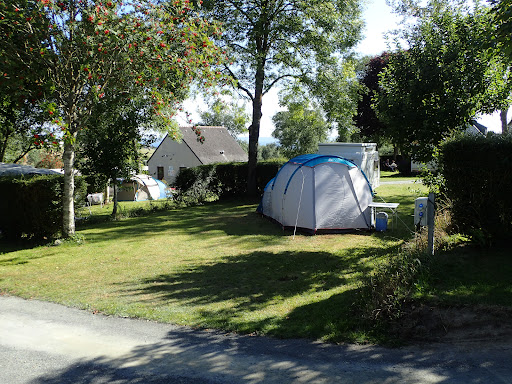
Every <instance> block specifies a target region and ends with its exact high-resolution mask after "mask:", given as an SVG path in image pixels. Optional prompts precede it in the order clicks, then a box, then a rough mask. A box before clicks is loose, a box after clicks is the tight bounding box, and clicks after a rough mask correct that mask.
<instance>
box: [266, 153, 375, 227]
mask: <svg viewBox="0 0 512 384" xmlns="http://www.w3.org/2000/svg"><path fill="white" fill-rule="evenodd" d="M372 198H373V192H372V188H371V186H370V183H369V182H368V179H367V178H366V176H365V174H364V173H363V172H362V171H361V169H359V168H358V167H357V165H356V164H354V163H353V162H352V161H350V160H347V159H344V158H342V157H339V156H330V155H301V156H297V157H295V158H293V159H291V160H290V161H288V162H287V163H286V164H284V165H283V167H282V168H281V169H280V170H279V172H278V173H277V175H276V176H275V177H274V178H273V179H272V180H270V182H269V183H268V184H267V186H266V187H265V191H264V193H263V198H262V200H261V204H260V206H259V207H258V211H259V212H260V213H262V214H263V215H265V216H267V217H269V218H271V219H273V220H275V221H277V222H278V223H280V224H281V225H282V226H283V227H296V228H301V229H305V230H308V231H312V232H316V231H318V230H329V231H340V230H346V229H370V228H371V222H370V215H371V212H370V208H369V207H368V205H369V204H370V203H371V202H372Z"/></svg>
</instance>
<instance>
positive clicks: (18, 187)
mask: <svg viewBox="0 0 512 384" xmlns="http://www.w3.org/2000/svg"><path fill="white" fill-rule="evenodd" d="M63 188H64V176H63V175H45V176H32V177H19V176H16V177H3V178H0V212H1V215H0V230H1V231H2V234H3V235H4V236H5V237H8V238H20V237H24V236H26V237H28V238H36V239H42V238H44V237H53V236H56V235H58V234H59V233H60V231H61V229H62V193H63ZM86 195H87V184H86V182H85V179H84V178H82V177H75V206H76V207H78V206H80V205H83V203H84V201H85V198H86Z"/></svg>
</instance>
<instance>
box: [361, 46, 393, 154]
mask: <svg viewBox="0 0 512 384" xmlns="http://www.w3.org/2000/svg"><path fill="white" fill-rule="evenodd" d="M389 57H390V55H389V54H388V53H383V54H381V55H380V56H377V57H373V58H371V59H370V60H369V61H368V63H367V64H366V66H365V69H364V71H363V73H362V74H361V77H360V80H359V81H360V83H361V89H360V91H359V95H360V98H359V101H358V103H357V113H356V115H355V116H354V122H355V124H356V127H357V128H359V133H360V135H361V137H362V138H363V139H364V140H366V141H370V142H375V143H378V144H379V152H381V148H380V147H381V145H382V144H383V143H385V142H386V141H389V138H388V130H387V127H386V125H385V124H384V123H383V122H382V121H381V120H380V119H379V118H378V117H377V114H376V112H375V109H374V107H373V101H374V98H375V96H376V95H378V94H379V92H380V85H379V76H380V74H381V73H382V72H383V71H384V68H385V67H386V65H387V63H388V61H389Z"/></svg>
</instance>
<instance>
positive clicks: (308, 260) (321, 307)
mask: <svg viewBox="0 0 512 384" xmlns="http://www.w3.org/2000/svg"><path fill="white" fill-rule="evenodd" d="M377 192H378V195H377V196H379V197H380V198H382V199H384V200H385V201H387V202H399V203H400V206H399V210H398V212H399V215H400V222H399V225H398V228H397V229H396V230H394V231H388V232H384V233H368V232H361V233H356V234H342V235H319V236H303V235H297V236H296V237H293V236H292V233H291V232H283V231H282V230H281V228H280V227H278V226H277V225H275V224H273V223H271V222H269V221H268V220H266V219H264V218H262V217H260V216H259V215H258V214H256V213H255V210H256V206H257V202H216V203H210V204H207V205H204V206H198V207H188V208H181V209H174V210H168V211H161V212H154V213H151V214H148V215H147V216H142V217H132V218H128V219H123V220H120V221H110V222H103V223H99V224H95V225H90V226H88V227H84V228H80V229H79V230H78V231H77V234H78V235H79V237H83V239H84V240H83V241H82V242H81V243H74V242H64V243H63V244H62V245H59V246H38V247H27V246H26V245H25V246H23V245H16V244H7V243H5V242H3V243H0V247H1V248H0V293H6V294H12V295H18V296H21V297H25V298H37V299H42V300H49V301H53V302H58V303H62V304H65V305H68V306H73V307H78V308H83V309H87V310H90V311H100V312H103V313H106V314H112V315H118V316H129V317H142V318H147V319H151V320H157V321H161V322H170V323H175V324H182V325H188V326H192V327H201V328H220V329H224V330H230V331H237V332H244V333H257V334H268V335H273V336H278V337H308V338H316V339H322V340H328V341H378V338H379V335H378V334H377V335H375V334H369V333H368V330H367V329H365V328H364V326H363V325H362V324H360V322H359V320H358V319H357V318H355V317H354V316H353V315H352V310H353V303H354V301H355V299H356V295H357V293H358V289H359V287H360V282H361V277H362V276H364V275H367V274H369V273H371V272H372V271H373V270H374V268H375V267H376V266H377V265H378V264H379V263H381V262H382V261H383V260H385V259H386V258H388V257H389V256H390V255H393V254H395V253H396V252H397V249H398V248H399V247H400V245H401V244H402V243H403V242H404V240H405V239H408V238H410V236H411V232H410V230H411V229H412V214H413V209H414V199H415V198H416V197H418V196H423V195H425V192H426V191H425V189H424V187H422V186H421V185H419V184H399V185H383V186H381V187H379V188H377ZM132 204H134V203H132ZM133 207H138V205H136V204H135V205H133V206H132V208H133ZM95 209H100V208H99V207H95ZM103 209H104V210H105V212H108V213H110V210H111V208H103ZM125 209H129V206H126V208H125ZM108 213H107V214H108ZM509 276H510V275H509ZM427 291H428V292H427ZM428 295H430V296H432V295H436V296H437V297H441V296H440V295H439V294H438V293H435V292H434V290H433V288H432V287H428V290H427V287H426V288H425V297H426V296H428Z"/></svg>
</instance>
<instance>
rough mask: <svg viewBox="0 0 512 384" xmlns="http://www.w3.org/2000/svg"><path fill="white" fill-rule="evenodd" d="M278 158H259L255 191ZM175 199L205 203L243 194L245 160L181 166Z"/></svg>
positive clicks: (272, 171)
mask: <svg viewBox="0 0 512 384" xmlns="http://www.w3.org/2000/svg"><path fill="white" fill-rule="evenodd" d="M282 165H283V162H281V161H267V162H261V163H259V164H258V167H257V172H258V176H257V186H258V193H260V194H261V193H263V189H264V188H265V186H266V185H267V183H268V182H269V181H270V179H272V178H273V177H274V176H275V175H276V173H277V171H278V170H279V168H280V167H281V166H282ZM175 185H176V188H177V189H178V190H179V194H178V196H177V198H178V200H180V201H184V202H186V203H204V202H206V201H212V200H217V199H225V198H233V197H242V196H244V195H245V194H246V193H247V163H220V164H209V165H201V166H199V167H194V168H187V169H182V170H181V171H180V173H179V174H178V176H177V178H176V181H175Z"/></svg>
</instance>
